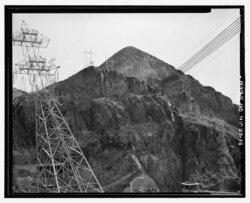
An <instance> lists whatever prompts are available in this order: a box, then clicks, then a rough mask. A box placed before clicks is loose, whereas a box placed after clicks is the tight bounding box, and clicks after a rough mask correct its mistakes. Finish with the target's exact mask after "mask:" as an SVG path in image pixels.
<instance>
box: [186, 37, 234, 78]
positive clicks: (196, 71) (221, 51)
mask: <svg viewBox="0 0 250 203" xmlns="http://www.w3.org/2000/svg"><path fill="white" fill-rule="evenodd" d="M237 40H239V37H236V38H235V39H234V40H233V41H232V42H231V43H229V45H228V46H227V47H224V48H223V49H221V50H220V51H219V52H218V53H217V54H216V55H215V56H214V57H212V58H211V59H210V60H209V61H207V63H205V64H203V65H201V66H200V65H198V67H197V68H196V69H193V70H191V71H195V72H193V73H192V75H196V74H197V73H199V72H200V70H202V68H203V67H205V66H206V65H208V64H209V63H211V62H212V61H213V60H214V59H216V58H217V57H218V56H219V55H221V54H222V53H223V51H224V50H225V49H227V48H229V47H230V46H231V45H232V44H234V43H235V42H236V41H237Z"/></svg>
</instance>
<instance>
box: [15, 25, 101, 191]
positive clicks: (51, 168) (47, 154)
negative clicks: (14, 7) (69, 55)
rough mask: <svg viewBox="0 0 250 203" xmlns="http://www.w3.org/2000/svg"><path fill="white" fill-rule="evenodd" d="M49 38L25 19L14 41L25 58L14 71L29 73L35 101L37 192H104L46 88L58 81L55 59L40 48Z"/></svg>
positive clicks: (51, 93)
mask: <svg viewBox="0 0 250 203" xmlns="http://www.w3.org/2000/svg"><path fill="white" fill-rule="evenodd" d="M48 43H49V39H48V38H47V37H45V36H44V35H42V34H40V33H39V32H38V31H37V30H33V29H32V30H31V29H29V28H28V26H27V25H26V23H25V22H24V21H23V22H22V26H21V29H20V31H19V32H17V33H15V34H14V35H13V45H15V46H21V49H22V53H23V57H24V59H23V60H22V61H21V62H19V63H18V64H17V66H18V68H17V69H16V70H15V72H14V74H22V75H28V77H29V83H30V86H31V92H32V93H33V94H32V95H35V96H33V97H32V99H33V100H34V102H35V117H36V151H37V160H38V164H37V179H38V182H37V184H38V185H37V187H38V192H52V193H54V192H60V193H67V192H74V193H75V192H78V193H79V192H80V193H81V192H82V193H83V192H103V189H102V187H101V185H100V184H99V182H98V180H97V178H96V176H95V174H94V172H93V170H92V169H91V167H90V165H89V163H88V161H87V159H86V157H85V156H84V154H83V152H82V150H81V148H80V146H79V145H78V143H77V141H76V139H75V138H74V136H73V134H72V132H71V131H70V129H69V126H68V124H67V122H66V121H65V119H64V117H63V115H62V113H61V111H60V109H59V105H60V103H59V102H58V100H57V97H56V96H55V94H54V93H53V92H51V91H49V89H47V88H46V86H48V85H49V84H51V83H53V82H55V78H56V73H57V72H58V71H57V69H58V68H59V67H58V66H56V65H55V64H54V59H52V60H50V61H47V60H46V59H45V58H43V57H41V55H40V50H39V49H40V48H46V47H47V46H48Z"/></svg>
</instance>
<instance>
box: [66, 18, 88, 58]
mask: <svg viewBox="0 0 250 203" xmlns="http://www.w3.org/2000/svg"><path fill="white" fill-rule="evenodd" d="M90 17H91V15H90V14H89V15H88V16H87V18H86V21H85V23H84V24H83V25H82V28H81V30H80V32H79V34H78V35H77V37H76V38H75V41H74V42H73V44H72V46H71V47H70V49H69V51H68V52H67V54H66V55H65V57H64V60H66V59H67V57H68V56H69V55H70V53H71V51H72V49H73V48H74V46H75V44H76V42H77V41H78V40H79V37H80V36H81V34H82V32H83V30H84V28H85V26H86V24H87V22H88V21H89V19H90Z"/></svg>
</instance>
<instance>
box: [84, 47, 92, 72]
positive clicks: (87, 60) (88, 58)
mask: <svg viewBox="0 0 250 203" xmlns="http://www.w3.org/2000/svg"><path fill="white" fill-rule="evenodd" d="M83 53H84V68H86V67H88V66H93V65H94V61H93V58H92V55H93V54H94V53H93V52H92V51H91V49H90V51H86V49H85V51H84V52H83Z"/></svg>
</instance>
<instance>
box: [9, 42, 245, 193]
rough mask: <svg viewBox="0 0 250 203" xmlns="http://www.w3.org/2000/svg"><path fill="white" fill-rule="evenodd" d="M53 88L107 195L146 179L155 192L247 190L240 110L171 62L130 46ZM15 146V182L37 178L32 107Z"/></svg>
mask: <svg viewBox="0 0 250 203" xmlns="http://www.w3.org/2000/svg"><path fill="white" fill-rule="evenodd" d="M111 59H112V65H110V64H111V63H109V61H110V60H111ZM107 64H108V65H107ZM172 72H176V74H175V77H170V78H169V77H168V75H170V74H171V73H172ZM49 88H50V89H53V90H54V91H55V92H56V93H57V94H58V95H59V100H60V102H61V103H62V106H61V111H62V113H63V115H64V116H65V119H66V121H67V122H68V124H69V126H70V128H71V130H72V132H73V134H74V135H75V137H76V138H77V140H78V142H79V144H80V146H81V148H82V150H83V152H84V153H85V155H86V157H87V159H88V160H89V162H90V165H91V166H92V168H93V170H94V172H95V174H96V176H97V178H98V180H99V182H100V184H101V185H102V187H103V189H104V191H105V192H129V191H130V183H131V182H132V181H133V180H135V179H136V178H138V177H141V176H143V177H144V179H143V184H144V187H145V188H147V191H148V192H150V191H152V192H159V191H160V192H180V191H181V184H180V183H182V182H184V181H193V180H195V181H198V182H199V183H200V187H201V189H209V190H239V189H240V184H241V174H240V167H241V165H240V163H241V150H240V148H239V146H238V108H237V106H236V105H234V104H233V103H232V101H231V100H230V99H229V98H228V97H226V96H224V95H222V94H221V93H219V92H216V91H215V90H214V89H213V88H211V87H204V86H202V85H201V84H199V82H198V81H197V80H195V79H194V78H192V77H191V76H188V75H184V74H183V73H182V72H180V71H177V70H175V69H174V67H172V66H170V65H168V64H166V63H165V62H163V61H161V60H159V59H157V58H155V57H153V56H151V55H149V54H146V53H145V52H142V51H140V50H138V49H136V48H134V47H127V48H125V49H123V50H121V51H120V52H118V53H116V54H115V55H114V56H112V57H111V58H110V59H109V60H108V61H107V62H106V63H104V64H102V65H101V66H100V67H88V68H86V69H83V70H82V71H80V72H79V73H77V74H75V75H73V76H72V77H70V78H68V79H67V80H64V81H61V82H59V83H57V84H54V85H52V86H51V87H49ZM27 97H29V95H27ZM14 108H15V109H16V106H15V105H14ZM13 147H14V151H13V157H14V164H15V166H16V168H18V167H19V170H15V172H16V173H15V177H17V179H15V181H17V182H18V181H22V180H20V177H31V178H32V179H35V172H34V170H33V171H32V170H28V169H27V168H26V169H23V168H22V169H21V170H22V171H21V170H20V166H23V165H24V164H35V163H36V154H35V153H34V152H35V119H34V106H33V105H32V104H31V103H27V102H26V103H25V102H24V103H22V104H21V105H20V106H19V108H17V111H16V113H15V114H14V115H13ZM20 171H21V172H20ZM23 174H25V175H23ZM18 178H19V179H18ZM138 187H139V186H138Z"/></svg>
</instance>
